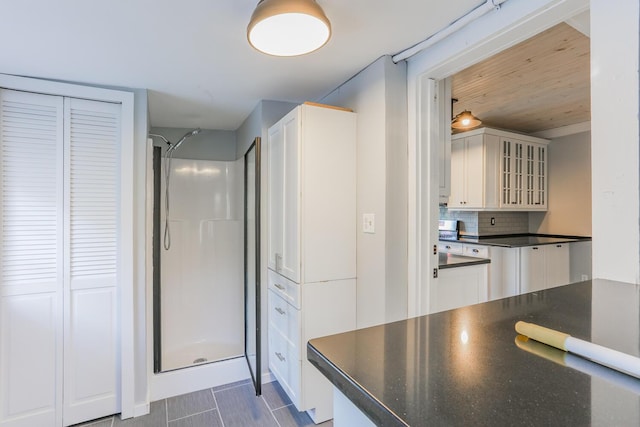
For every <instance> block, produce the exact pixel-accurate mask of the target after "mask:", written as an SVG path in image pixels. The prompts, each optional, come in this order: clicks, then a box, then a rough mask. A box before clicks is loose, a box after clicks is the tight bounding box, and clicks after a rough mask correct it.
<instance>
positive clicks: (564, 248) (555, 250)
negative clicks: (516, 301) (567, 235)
mask: <svg viewBox="0 0 640 427" xmlns="http://www.w3.org/2000/svg"><path fill="white" fill-rule="evenodd" d="M569 272H570V252H569V244H566V243H563V244H555V245H540V246H526V247H523V248H520V293H527V292H534V291H539V290H542V289H547V288H551V287H554V286H560V285H566V284H568V283H569V282H570V278H569Z"/></svg>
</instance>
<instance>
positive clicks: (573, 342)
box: [516, 321, 640, 378]
mask: <svg viewBox="0 0 640 427" xmlns="http://www.w3.org/2000/svg"><path fill="white" fill-rule="evenodd" d="M516 331H517V332H518V333H519V334H522V335H525V336H527V337H529V338H531V339H534V340H536V341H539V342H542V343H544V344H547V345H550V346H553V347H556V348H559V349H561V350H565V351H569V352H571V353H573V354H577V355H578V356H581V357H584V358H587V359H589V360H592V361H594V362H596V363H599V364H601V365H604V366H607V367H609V368H612V369H615V370H617V371H620V372H624V373H625V374H629V375H633V376H634V377H636V378H640V358H638V357H635V356H631V355H630V354H626V353H622V352H620V351H617V350H613V349H611V348H607V347H604V346H601V345H598V344H594V343H591V342H589V341H584V340H581V339H578V338H574V337H572V336H571V335H568V334H565V333H564V332H560V331H556V330H554V329H549V328H545V327H544V326H540V325H536V324H534V323H527V322H522V321H519V322H517V323H516Z"/></svg>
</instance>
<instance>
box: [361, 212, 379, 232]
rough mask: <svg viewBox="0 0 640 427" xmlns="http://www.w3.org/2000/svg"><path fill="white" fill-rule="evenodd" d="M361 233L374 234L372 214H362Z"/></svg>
mask: <svg viewBox="0 0 640 427" xmlns="http://www.w3.org/2000/svg"><path fill="white" fill-rule="evenodd" d="M362 231H363V232H364V233H371V234H373V233H375V232H376V215H375V214H372V213H368V214H362Z"/></svg>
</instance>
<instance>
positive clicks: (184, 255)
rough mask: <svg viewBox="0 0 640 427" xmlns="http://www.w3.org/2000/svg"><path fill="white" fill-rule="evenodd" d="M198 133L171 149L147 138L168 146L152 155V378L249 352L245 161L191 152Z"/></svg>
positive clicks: (251, 314)
mask: <svg viewBox="0 0 640 427" xmlns="http://www.w3.org/2000/svg"><path fill="white" fill-rule="evenodd" d="M199 132H200V131H199V129H196V130H194V131H190V132H188V133H187V134H185V136H184V137H183V138H182V139H180V140H179V142H178V143H175V144H173V143H171V142H169V140H170V139H171V138H165V137H164V136H162V135H160V134H151V136H153V137H155V139H154V140H156V142H157V140H158V139H162V140H164V142H165V143H166V146H163V147H154V149H153V150H154V151H153V155H154V166H153V169H154V171H153V175H154V196H155V197H154V221H153V225H154V232H153V235H154V245H153V247H154V279H153V282H154V286H153V352H154V372H155V373H156V374H158V373H167V372H170V371H176V370H180V369H183V368H190V367H197V366H200V365H205V364H209V363H211V362H220V361H224V360H229V359H234V358H240V357H242V356H244V355H245V353H246V347H247V345H246V342H245V338H246V334H245V327H246V326H245V323H246V318H247V309H246V308H245V306H246V302H245V294H253V295H255V292H253V293H251V292H248V293H247V292H246V291H245V287H246V286H248V284H247V283H246V280H247V278H251V280H252V281H253V282H254V283H252V284H250V286H249V289H250V290H251V289H255V282H257V281H258V278H257V277H255V275H253V276H252V275H248V274H247V271H246V269H247V266H246V262H245V258H247V255H246V251H247V248H246V244H247V241H246V236H245V234H247V232H246V231H245V227H246V217H247V215H246V213H245V205H246V204H247V202H246V201H245V198H246V194H245V192H246V189H245V188H246V185H247V184H246V182H245V181H246V177H245V161H246V160H245V158H240V159H238V160H211V157H212V156H211V155H209V156H202V155H199V154H198V153H200V154H201V153H202V150H199V151H198V150H196V149H191V151H189V149H188V147H190V145H191V144H194V145H196V146H197V145H198V143H197V141H204V140H205V139H204V138H202V137H198V138H193V140H189V139H190V138H191V137H192V136H194V135H197V134H198V133H199ZM181 144H182V148H181V147H180V145H181ZM201 145H202V143H201ZM161 150H163V152H162V151H161ZM197 157H209V158H208V159H199V158H197ZM227 157H228V156H227ZM248 176H253V175H248ZM254 203H255V202H254V201H253V198H252V199H251V205H253V204H254ZM251 218H253V215H249V219H251ZM250 234H251V233H250ZM251 235H252V234H251ZM249 254H250V255H251V252H249ZM250 309H251V310H252V311H254V310H255V304H254V306H253V307H251V308H250ZM248 314H249V316H248V318H253V317H254V316H255V313H253V312H251V313H248ZM248 360H249V359H248Z"/></svg>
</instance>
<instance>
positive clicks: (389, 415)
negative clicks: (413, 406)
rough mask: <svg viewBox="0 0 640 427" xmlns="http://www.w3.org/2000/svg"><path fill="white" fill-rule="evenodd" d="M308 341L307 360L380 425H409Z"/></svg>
mask: <svg viewBox="0 0 640 427" xmlns="http://www.w3.org/2000/svg"><path fill="white" fill-rule="evenodd" d="M312 341H313V340H310V341H309V342H307V360H308V361H309V362H310V363H311V364H312V365H313V366H314V367H315V368H316V369H318V370H319V371H320V372H321V373H322V375H324V377H325V378H327V379H328V380H329V381H330V382H331V384H333V386H334V387H335V388H337V389H338V390H340V392H341V393H342V394H344V395H345V396H346V397H347V398H348V399H349V400H350V401H351V402H352V403H353V404H354V405H356V406H357V407H358V409H360V410H361V411H362V412H363V413H364V414H365V415H366V416H367V418H369V419H370V420H371V422H373V423H374V424H375V425H378V426H393V427H395V426H398V427H408V426H409V425H408V424H407V423H405V422H404V421H403V420H402V419H400V418H399V417H398V416H397V415H396V414H395V413H393V412H392V411H391V410H389V409H388V408H387V407H386V406H385V405H384V404H382V403H381V402H380V401H379V400H377V399H376V398H375V397H373V395H371V394H370V393H369V392H368V391H367V390H365V389H364V388H362V387H361V386H360V385H359V384H358V383H356V382H355V381H354V380H353V379H352V378H351V377H349V376H348V375H347V374H345V373H344V372H343V371H342V370H340V368H338V367H337V366H335V365H334V364H333V363H331V362H330V361H329V360H328V359H327V358H326V357H324V356H323V355H322V354H321V353H320V352H318V350H316V348H315V347H314V346H313V344H312V343H311V342H312Z"/></svg>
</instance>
